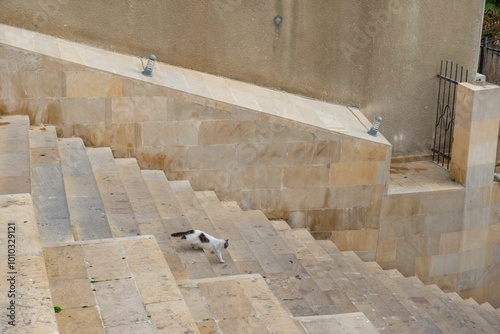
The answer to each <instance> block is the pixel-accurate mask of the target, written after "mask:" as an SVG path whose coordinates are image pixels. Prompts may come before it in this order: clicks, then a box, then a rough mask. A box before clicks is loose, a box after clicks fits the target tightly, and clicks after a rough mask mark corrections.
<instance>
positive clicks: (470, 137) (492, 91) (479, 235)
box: [450, 83, 500, 303]
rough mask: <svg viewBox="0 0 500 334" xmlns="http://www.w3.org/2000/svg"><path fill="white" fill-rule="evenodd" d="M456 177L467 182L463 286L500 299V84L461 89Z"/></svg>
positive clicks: (460, 266)
mask: <svg viewBox="0 0 500 334" xmlns="http://www.w3.org/2000/svg"><path fill="white" fill-rule="evenodd" d="M455 110H456V111H455V128H454V132H453V149H452V154H451V167H450V177H451V178H453V179H455V180H456V181H457V182H459V183H461V184H462V185H463V186H464V187H465V197H464V214H463V227H462V231H461V232H459V234H458V239H457V242H458V244H457V245H456V246H457V248H456V249H457V250H458V254H457V263H456V265H457V267H456V268H457V271H458V276H457V283H456V284H457V286H456V290H457V291H459V292H460V295H461V296H462V297H464V298H468V297H472V298H474V299H475V300H476V301H477V302H484V301H490V302H493V303H496V302H498V301H497V300H496V298H497V297H495V296H494V295H493V292H494V291H496V290H497V289H498V284H499V281H498V277H497V276H498V275H497V274H496V273H497V272H499V270H498V269H499V266H500V262H499V261H500V256H499V255H498V254H497V247H498V246H499V240H497V238H490V236H494V235H496V234H497V233H496V231H497V230H498V229H499V224H498V223H499V222H498V217H495V216H496V215H495V214H494V212H495V209H492V206H494V205H495V204H494V202H495V200H494V198H495V196H493V195H494V193H495V191H496V188H497V187H495V186H497V185H496V184H494V181H493V175H494V171H495V161H496V155H497V154H496V153H497V146H498V131H499V124H500V87H499V86H496V85H492V84H486V85H481V86H479V85H473V84H469V83H461V84H459V85H458V88H457V100H456V109H455Z"/></svg>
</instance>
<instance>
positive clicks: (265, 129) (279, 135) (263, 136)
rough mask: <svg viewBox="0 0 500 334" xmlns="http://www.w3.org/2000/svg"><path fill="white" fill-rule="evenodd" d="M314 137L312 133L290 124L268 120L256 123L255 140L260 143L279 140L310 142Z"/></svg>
mask: <svg viewBox="0 0 500 334" xmlns="http://www.w3.org/2000/svg"><path fill="white" fill-rule="evenodd" d="M314 138H315V136H314V134H313V133H311V132H308V131H304V130H301V129H297V128H293V127H290V126H286V125H282V124H276V123H273V122H268V121H266V122H262V121H257V123H256V140H257V141H258V142H261V143H272V142H281V141H286V142H307V143H311V142H312V141H313V140H314Z"/></svg>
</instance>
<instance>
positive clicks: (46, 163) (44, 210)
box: [30, 126, 73, 244]
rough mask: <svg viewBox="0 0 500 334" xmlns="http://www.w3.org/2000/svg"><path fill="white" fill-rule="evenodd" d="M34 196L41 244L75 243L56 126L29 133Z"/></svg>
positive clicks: (36, 129) (37, 127)
mask: <svg viewBox="0 0 500 334" xmlns="http://www.w3.org/2000/svg"><path fill="white" fill-rule="evenodd" d="M30 154H31V157H30V158H31V159H30V160H31V196H32V198H33V205H34V207H35V213H36V217H37V221H38V231H39V232H40V240H41V242H42V244H45V243H48V242H58V241H73V230H72V228H71V220H70V216H69V211H68V202H67V200H66V192H65V189H64V179H63V175H62V168H61V162H60V158H59V149H58V147H57V134H56V129H55V127H53V126H34V127H32V129H31V130H30Z"/></svg>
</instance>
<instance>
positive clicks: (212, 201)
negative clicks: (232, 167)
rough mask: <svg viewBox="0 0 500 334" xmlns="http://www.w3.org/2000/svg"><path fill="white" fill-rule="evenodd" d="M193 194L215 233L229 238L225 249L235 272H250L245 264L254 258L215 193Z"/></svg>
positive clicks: (198, 192)
mask: <svg viewBox="0 0 500 334" xmlns="http://www.w3.org/2000/svg"><path fill="white" fill-rule="evenodd" d="M195 195H196V198H197V199H198V202H199V203H200V205H201V206H202V207H203V210H204V211H205V213H206V215H207V217H208V218H209V219H210V221H211V222H212V224H213V226H214V229H215V231H216V233H217V235H220V236H221V238H223V239H228V240H229V247H228V248H227V249H226V251H227V252H228V253H229V255H230V257H231V260H232V261H233V263H234V269H235V271H236V273H235V274H252V273H253V271H252V269H249V268H248V267H247V266H246V264H247V263H248V261H256V259H255V257H254V255H253V253H252V251H251V250H250V248H249V247H248V245H247V244H246V242H245V240H244V239H243V237H242V235H241V234H240V232H239V230H238V228H237V227H236V226H235V224H234V223H233V221H232V218H231V217H230V216H229V214H228V212H227V211H226V208H225V207H224V205H223V204H222V203H221V201H220V200H219V198H218V197H217V195H216V194H215V193H214V192H213V191H197V192H196V193H195ZM233 204H234V205H238V204H236V203H233Z"/></svg>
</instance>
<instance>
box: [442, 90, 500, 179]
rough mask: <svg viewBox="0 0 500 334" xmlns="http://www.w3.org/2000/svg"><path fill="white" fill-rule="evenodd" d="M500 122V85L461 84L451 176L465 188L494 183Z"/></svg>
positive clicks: (458, 96)
mask: <svg viewBox="0 0 500 334" xmlns="http://www.w3.org/2000/svg"><path fill="white" fill-rule="evenodd" d="M499 121H500V87H499V86H496V85H492V84H486V85H481V86H479V85H473V84H469V83H461V84H459V85H458V88H457V100H456V107H455V128H454V132H453V150H452V154H451V167H450V176H451V178H452V179H455V180H456V181H457V182H459V183H460V184H462V185H463V186H464V187H466V188H470V187H481V186H487V185H491V184H492V181H493V172H494V170H495V161H496V152H497V146H498V128H499Z"/></svg>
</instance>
